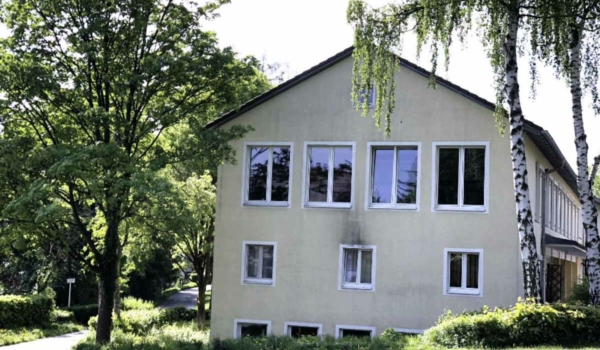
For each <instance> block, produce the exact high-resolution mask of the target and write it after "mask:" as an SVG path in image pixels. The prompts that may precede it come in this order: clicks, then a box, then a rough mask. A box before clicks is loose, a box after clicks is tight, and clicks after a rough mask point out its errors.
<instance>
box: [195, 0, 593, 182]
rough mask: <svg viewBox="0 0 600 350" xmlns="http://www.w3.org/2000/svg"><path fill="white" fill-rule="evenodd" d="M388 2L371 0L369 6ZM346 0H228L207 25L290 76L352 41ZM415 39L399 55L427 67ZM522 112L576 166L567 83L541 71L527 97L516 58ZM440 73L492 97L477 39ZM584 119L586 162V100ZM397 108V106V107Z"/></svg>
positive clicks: (589, 121)
mask: <svg viewBox="0 0 600 350" xmlns="http://www.w3.org/2000/svg"><path fill="white" fill-rule="evenodd" d="M385 2H386V0H372V1H370V3H372V4H373V5H377V4H383V3H385ZM346 6H347V0H296V1H291V0H232V3H231V4H229V5H225V6H223V7H222V9H221V10H220V14H221V16H220V17H219V18H217V19H215V20H214V21H212V22H210V23H207V24H206V25H205V27H206V28H208V29H211V30H214V31H215V32H216V33H217V35H218V37H219V39H220V42H221V44H222V45H224V46H232V47H233V48H234V49H235V50H236V51H237V52H239V53H240V54H242V55H254V56H256V57H257V58H262V57H263V56H265V57H266V59H267V60H268V61H269V62H278V63H281V64H283V65H287V66H288V67H289V68H288V71H289V73H290V77H291V76H294V75H296V74H298V73H301V72H303V71H304V70H306V69H308V68H310V67H312V66H314V65H316V64H318V63H319V62H321V61H324V60H325V59H327V58H329V57H330V56H333V55H334V54H336V53H338V52H339V51H342V50H343V49H345V48H347V47H349V46H351V45H352V29H351V27H350V26H349V25H348V24H347V23H346ZM414 43H415V40H414V39H407V40H406V42H405V45H404V52H403V54H402V56H403V57H404V58H406V59H408V60H410V61H413V62H416V63H418V64H419V65H421V66H422V67H424V68H426V69H429V68H430V65H429V59H428V55H427V53H423V54H422V55H421V60H420V61H416V58H415V56H416V55H415V51H416V50H415V45H414ZM519 64H520V68H521V70H520V74H519V77H520V83H521V96H522V103H523V111H524V112H525V116H526V117H527V118H528V119H529V120H531V121H533V122H534V123H536V124H538V125H540V126H542V127H543V128H544V129H546V130H549V131H550V133H551V134H552V136H553V137H554V139H555V141H556V142H557V143H558V145H559V146H560V148H561V150H562V151H563V154H564V155H565V156H566V157H567V159H568V160H569V163H570V164H571V166H572V167H573V168H574V170H575V171H577V170H576V159H575V158H576V152H575V144H574V132H573V122H572V118H571V95H570V93H569V89H568V86H567V84H566V83H565V82H564V81H561V80H558V79H556V78H555V77H554V73H553V72H552V70H550V69H548V68H543V69H541V73H540V80H541V84H540V85H539V86H538V88H537V97H536V99H535V100H532V99H531V98H530V89H529V80H530V79H529V74H528V65H527V61H526V60H525V59H522V60H521V61H520V62H519ZM439 74H440V75H441V76H443V77H444V78H447V79H448V80H450V81H452V82H453V83H455V84H458V85H460V86H461V87H463V88H465V89H467V90H469V91H471V92H474V93H476V94H477V95H479V96H482V97H484V98H486V99H488V100H490V101H494V89H493V85H492V83H493V74H492V70H491V68H490V65H489V63H488V60H487V57H486V55H485V52H484V50H483V47H482V46H481V44H480V43H479V41H478V39H477V38H474V39H473V40H470V42H469V43H468V47H464V48H463V47H460V46H459V45H456V46H455V47H454V49H453V51H452V54H451V63H450V70H449V71H448V73H445V72H443V71H440V72H439ZM584 103H585V106H586V108H585V109H584V122H585V127H586V132H587V135H588V143H589V145H590V154H589V158H590V160H592V159H593V157H594V156H596V155H598V154H600V139H599V138H598V136H600V117H594V116H593V113H592V110H591V108H589V107H588V106H589V103H588V102H587V101H586V102H584ZM397 108H400V107H397Z"/></svg>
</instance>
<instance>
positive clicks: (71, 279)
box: [67, 278, 75, 307]
mask: <svg viewBox="0 0 600 350" xmlns="http://www.w3.org/2000/svg"><path fill="white" fill-rule="evenodd" d="M67 283H68V284H69V301H68V303H67V306H69V307H70V306H71V286H72V285H73V283H75V279H74V278H67Z"/></svg>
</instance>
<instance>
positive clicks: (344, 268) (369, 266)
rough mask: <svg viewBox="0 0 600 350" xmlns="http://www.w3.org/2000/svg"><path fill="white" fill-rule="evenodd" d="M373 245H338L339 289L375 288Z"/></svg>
mask: <svg viewBox="0 0 600 350" xmlns="http://www.w3.org/2000/svg"><path fill="white" fill-rule="evenodd" d="M375 261H376V250H375V246H360V245H344V244H342V245H340V262H339V263H340V278H339V280H340V289H359V290H371V291H372V290H375Z"/></svg>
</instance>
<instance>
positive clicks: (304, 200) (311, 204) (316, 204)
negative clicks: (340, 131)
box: [302, 141, 357, 209]
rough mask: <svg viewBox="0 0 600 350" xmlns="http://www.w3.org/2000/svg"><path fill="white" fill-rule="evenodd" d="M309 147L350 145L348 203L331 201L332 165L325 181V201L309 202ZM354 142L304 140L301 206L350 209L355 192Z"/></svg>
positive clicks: (331, 161) (331, 157)
mask: <svg viewBox="0 0 600 350" xmlns="http://www.w3.org/2000/svg"><path fill="white" fill-rule="evenodd" d="M310 147H332V148H333V147H351V148H352V180H351V186H352V188H351V191H350V203H335V202H332V200H333V199H332V195H333V167H332V166H330V167H329V180H328V183H327V202H309V198H310V197H309V194H308V191H309V190H310V184H309V181H310V155H309V153H308V149H309V148H310ZM334 153H335V152H330V155H329V164H332V163H333V156H334ZM356 168H357V167H356V142H348V141H341V142H322V141H310V142H304V174H303V179H302V208H342V209H351V208H352V207H353V205H354V193H355V187H356V186H355V183H356V181H355V179H356Z"/></svg>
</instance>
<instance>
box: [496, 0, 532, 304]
mask: <svg viewBox="0 0 600 350" xmlns="http://www.w3.org/2000/svg"><path fill="white" fill-rule="evenodd" d="M518 30H519V10H518V0H512V1H511V4H510V9H509V13H508V21H507V33H506V40H505V42H504V54H505V57H504V59H505V69H506V72H505V74H506V86H505V94H506V98H507V101H508V105H509V121H510V144H511V155H512V166H513V178H514V186H515V200H516V209H517V227H518V231H519V241H520V246H521V261H522V264H523V287H524V289H525V297H526V298H536V299H539V298H540V262H539V260H538V252H537V244H536V239H535V234H534V232H533V220H532V215H531V204H530V202H529V182H528V181H527V161H526V158H525V139H524V125H525V116H524V115H523V111H522V110H521V97H520V95H519V80H518V70H519V67H518V63H517V35H518Z"/></svg>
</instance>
